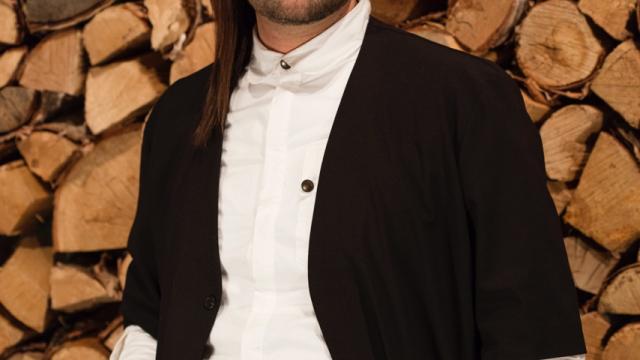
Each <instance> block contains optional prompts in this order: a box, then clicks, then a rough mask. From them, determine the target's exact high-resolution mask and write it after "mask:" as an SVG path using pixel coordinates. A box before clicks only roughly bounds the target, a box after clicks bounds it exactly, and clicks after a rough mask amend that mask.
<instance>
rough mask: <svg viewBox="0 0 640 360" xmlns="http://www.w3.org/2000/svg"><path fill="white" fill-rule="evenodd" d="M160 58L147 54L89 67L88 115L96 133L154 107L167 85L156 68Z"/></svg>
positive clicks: (88, 119)
mask: <svg viewBox="0 0 640 360" xmlns="http://www.w3.org/2000/svg"><path fill="white" fill-rule="evenodd" d="M148 60H152V61H151V63H148ZM158 61H159V59H157V58H151V57H149V56H147V57H144V58H136V59H132V60H125V61H120V62H116V63H111V64H109V65H105V66H97V67H93V68H91V69H90V70H89V75H88V76H87V85H86V94H85V118H86V122H87V126H88V127H89V129H90V130H91V132H92V133H94V134H99V133H101V132H103V131H105V130H107V129H109V128H111V127H114V126H115V125H120V124H124V123H125V122H127V121H128V120H131V119H133V118H134V117H136V116H138V115H140V114H143V113H144V112H146V111H147V110H148V109H149V108H150V107H151V105H152V103H153V101H155V100H156V98H158V97H159V96H160V94H162V92H163V91H164V90H165V89H166V87H167V86H166V85H165V84H164V83H163V82H162V80H161V79H160V77H159V74H158V73H157V71H156V70H157V69H156V66H158Z"/></svg>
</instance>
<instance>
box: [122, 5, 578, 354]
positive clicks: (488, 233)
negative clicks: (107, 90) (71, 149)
mask: <svg viewBox="0 0 640 360" xmlns="http://www.w3.org/2000/svg"><path fill="white" fill-rule="evenodd" d="M211 71H215V65H214V66H207V67H204V68H202V69H200V70H199V71H197V72H196V73H194V74H192V75H190V76H188V77H186V78H183V79H181V80H179V81H177V82H176V83H174V84H173V85H171V86H170V87H169V88H168V89H167V90H166V91H165V92H164V94H163V95H162V96H161V98H160V99H159V100H158V102H157V103H156V105H155V106H154V109H153V111H152V114H151V116H150V119H149V121H148V123H147V125H146V126H145V129H144V139H143V144H142V153H141V154H142V158H141V173H140V193H139V199H138V207H137V212H136V217H135V221H134V224H133V227H132V229H131V234H130V237H129V244H128V249H129V251H130V252H131V253H132V255H133V261H132V262H131V264H130V266H129V270H128V273H127V278H126V287H125V291H124V298H123V302H122V308H121V309H122V313H123V316H124V323H125V325H128V324H138V325H140V326H142V327H143V328H144V329H145V330H146V331H147V332H148V333H150V334H151V335H152V336H153V337H155V338H156V339H157V340H158V348H157V358H158V359H162V360H165V359H185V360H196V359H202V358H203V349H204V348H205V344H206V342H207V340H208V336H209V333H210V330H211V327H212V326H215V324H214V322H215V317H216V312H217V310H218V307H219V300H220V298H221V292H222V289H221V273H220V269H221V266H220V258H219V254H218V242H217V240H218V233H217V209H218V179H219V171H220V156H221V144H222V141H221V140H222V136H221V135H222V134H221V132H220V131H219V130H215V131H214V133H213V136H212V137H211V141H210V142H209V144H208V146H207V148H205V149H204V150H194V149H193V148H192V147H191V146H190V145H189V136H190V133H191V132H192V131H193V130H194V129H195V126H196V124H197V120H198V117H197V115H198V111H199V109H200V105H201V104H202V101H203V99H204V93H205V85H206V84H207V81H208V78H209V75H210V72H211ZM317 191H318V193H317V195H316V203H315V208H314V213H313V217H312V223H311V234H310V239H309V255H308V256H309V258H308V259H309V261H308V273H309V288H310V295H311V298H312V301H313V305H314V309H315V312H316V316H317V317H318V321H319V324H320V326H321V329H322V332H323V336H324V338H325V341H326V342H327V346H328V348H329V350H330V352H331V356H332V358H334V359H337V360H368V359H393V360H398V359H434V360H435V359H445V360H449V359H469V360H471V359H483V360H484V359H486V360H502V359H504V360H530V359H531V360H533V359H542V358H548V357H557V356H563V355H574V354H581V353H584V352H586V351H585V346H584V339H583V335H582V331H581V326H580V319H579V313H578V304H577V299H576V293H575V289H574V284H573V281H572V278H571V274H570V271H569V267H568V261H567V257H566V253H565V250H564V245H563V241H562V230H561V223H560V220H559V217H558V216H557V214H556V210H555V207H554V205H553V202H552V200H551V197H550V195H549V193H548V191H547V187H546V177H545V170H544V160H543V152H542V144H541V141H540V137H539V135H538V132H537V129H536V127H535V126H534V125H533V124H532V122H531V120H530V118H529V117H528V115H527V113H526V111H525V108H524V103H523V101H522V98H521V96H520V93H519V90H518V87H517V85H516V84H515V83H514V82H513V81H512V80H511V79H510V78H509V76H508V75H507V74H506V73H505V72H504V71H503V70H502V69H501V68H500V67H498V66H497V65H495V64H493V63H491V62H490V61H488V60H484V59H481V58H478V57H474V56H472V55H468V54H466V53H463V52H459V51H456V50H452V49H449V48H446V47H444V46H441V45H438V44H436V43H434V42H431V41H429V40H425V39H422V38H420V37H418V36H416V35H413V34H410V33H406V32H403V31H401V30H398V29H395V28H393V27H391V26H388V25H385V24H383V23H381V22H380V21H378V20H377V19H375V18H373V17H371V18H370V21H369V23H368V26H367V30H366V35H365V38H364V41H363V44H362V48H361V50H360V53H359V55H358V59H357V61H356V63H355V66H354V68H353V72H352V73H351V76H350V78H349V81H348V83H347V87H346V89H345V92H344V95H343V97H342V100H341V103H340V107H339V109H338V113H337V115H336V117H335V120H334V123H333V127H332V129H331V133H330V136H329V140H328V143H327V147H326V151H325V153H324V157H323V161H322V167H321V170H320V176H319V186H318V189H317ZM213 345H214V346H215V344H213Z"/></svg>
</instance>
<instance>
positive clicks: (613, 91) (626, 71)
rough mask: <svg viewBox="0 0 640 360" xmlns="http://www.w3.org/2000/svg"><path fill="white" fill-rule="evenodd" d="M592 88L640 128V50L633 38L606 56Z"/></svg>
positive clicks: (633, 124) (635, 126) (631, 123)
mask: <svg viewBox="0 0 640 360" xmlns="http://www.w3.org/2000/svg"><path fill="white" fill-rule="evenodd" d="M591 89H592V90H593V92H594V93H596V95H598V96H599V97H601V98H602V99H603V100H604V101H606V102H607V104H609V105H610V106H611V107H612V108H613V109H614V110H615V111H617V112H618V113H620V115H622V117H624V119H625V120H626V121H627V122H628V123H629V125H631V126H633V127H634V128H636V129H640V101H638V99H639V98H640V50H639V49H638V47H637V46H636V45H635V43H634V40H633V39H629V40H627V41H625V42H623V43H621V44H620V45H618V46H617V47H616V48H615V49H614V50H613V51H612V52H611V53H610V54H609V55H608V56H607V58H606V59H605V61H604V64H603V65H602V69H600V71H599V72H598V75H597V76H596V78H595V79H594V80H593V84H592V85H591Z"/></svg>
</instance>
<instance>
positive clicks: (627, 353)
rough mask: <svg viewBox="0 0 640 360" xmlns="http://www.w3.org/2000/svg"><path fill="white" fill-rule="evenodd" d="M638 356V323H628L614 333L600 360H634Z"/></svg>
mask: <svg viewBox="0 0 640 360" xmlns="http://www.w3.org/2000/svg"><path fill="white" fill-rule="evenodd" d="M638 354H640V323H638V322H636V323H630V324H628V325H625V326H624V327H622V329H620V330H618V331H616V333H615V334H613V336H611V338H610V339H609V341H608V342H607V346H606V347H605V348H604V351H603V352H602V360H623V359H636V358H637V357H638Z"/></svg>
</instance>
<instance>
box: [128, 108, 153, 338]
mask: <svg viewBox="0 0 640 360" xmlns="http://www.w3.org/2000/svg"><path fill="white" fill-rule="evenodd" d="M159 105H160V100H159V101H158V102H157V103H156V105H155V106H154V108H153V109H152V110H151V113H150V116H149V119H148V120H147V122H146V124H145V126H144V130H143V135H142V145H141V153H140V170H139V184H138V190H139V191H138V200H137V207H136V212H135V217H134V221H133V225H132V227H131V230H130V232H129V237H128V242H127V250H128V252H129V253H130V254H131V256H132V258H133V260H132V261H131V262H130V263H129V267H128V270H127V275H126V282H125V287H124V290H123V294H122V303H121V305H120V306H121V307H120V311H121V313H122V316H123V324H124V326H125V327H126V326H128V325H134V324H135V325H138V326H140V327H141V328H142V329H144V330H145V331H146V332H147V333H148V334H150V335H151V336H152V337H153V338H154V339H157V336H158V333H157V328H158V317H159V308H160V295H161V294H160V286H159V279H158V266H157V259H156V244H155V239H154V234H153V231H152V226H153V216H152V209H153V208H154V206H153V204H152V201H153V192H154V190H153V188H154V182H153V178H154V176H153V175H152V171H153V170H154V168H155V165H154V164H153V162H154V156H153V152H154V147H155V146H154V145H152V143H153V141H154V139H153V137H154V131H155V130H154V129H155V127H156V126H157V124H156V123H157V121H158V114H159V109H158V107H159Z"/></svg>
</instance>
